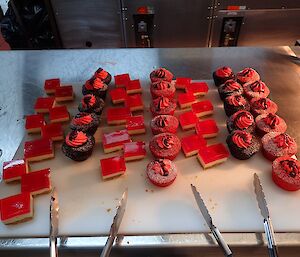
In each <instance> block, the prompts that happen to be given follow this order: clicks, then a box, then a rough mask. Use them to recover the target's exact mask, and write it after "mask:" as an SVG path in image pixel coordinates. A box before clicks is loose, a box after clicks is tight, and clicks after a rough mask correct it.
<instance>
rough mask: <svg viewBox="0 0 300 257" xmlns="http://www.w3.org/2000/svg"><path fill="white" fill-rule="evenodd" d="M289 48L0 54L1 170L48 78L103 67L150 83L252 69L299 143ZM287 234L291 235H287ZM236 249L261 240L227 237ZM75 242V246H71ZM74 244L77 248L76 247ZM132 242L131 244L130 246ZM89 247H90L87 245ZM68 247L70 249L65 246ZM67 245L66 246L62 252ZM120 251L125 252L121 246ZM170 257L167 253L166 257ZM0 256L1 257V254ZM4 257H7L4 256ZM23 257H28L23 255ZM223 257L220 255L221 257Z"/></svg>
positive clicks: (297, 71)
mask: <svg viewBox="0 0 300 257" xmlns="http://www.w3.org/2000/svg"><path fill="white" fill-rule="evenodd" d="M299 63H300V62H299V60H298V59H297V58H296V57H295V56H294V54H293V52H292V51H291V49H290V48H289V47H276V48H210V49H207V48H189V49H118V50H61V51H14V52H13V51H9V52H5V51H3V52H0V131H1V138H0V148H1V153H2V156H1V157H0V165H1V166H2V162H3V161H5V160H9V159H11V158H12V157H13V155H14V153H15V151H16V149H17V147H18V145H19V143H20V142H21V140H22V137H23V134H24V115H26V114H30V113H32V112H33V104H34V101H35V99H36V97H38V96H40V95H42V94H43V82H44V80H45V79H47V78H51V77H60V78H61V79H62V82H82V81H85V80H86V79H87V78H88V77H90V76H91V74H92V73H93V72H94V71H95V70H96V68H98V67H99V66H100V67H103V68H105V69H106V70H108V71H109V72H110V73H111V74H112V75H114V74H118V73H126V72H129V73H130V75H131V77H132V78H139V79H141V80H143V81H146V80H148V75H149V73H150V72H151V70H153V69H154V68H157V67H160V66H164V67H166V68H168V69H170V70H171V71H173V72H174V74H175V75H176V76H189V77H192V78H193V79H211V74H212V72H213V71H214V70H215V69H216V68H217V67H219V66H222V65H229V66H231V67H232V68H233V69H234V71H238V70H240V69H242V68H244V67H248V66H250V67H253V68H255V69H256V70H257V71H258V72H259V73H260V74H261V77H262V79H263V80H264V81H265V82H266V83H267V85H268V86H269V87H270V89H271V92H272V93H271V96H270V97H271V98H272V99H273V100H274V101H275V102H277V104H278V106H279V112H278V113H279V115H281V116H283V117H284V118H285V120H286V121H287V123H288V127H289V129H288V132H289V133H290V134H291V135H292V136H294V137H295V138H296V140H297V141H298V143H299V142H300V140H299V139H300V126H299V125H300V107H299V101H300V91H299V84H300V77H299V75H300V67H299ZM287 232H288V231H287ZM278 236H279V243H280V244H281V245H299V242H300V237H299V235H298V234H285V233H283V234H281V235H278ZM40 240H41V241H39V240H38V239H37V240H35V241H30V240H29V241H28V240H25V241H24V240H2V241H0V246H1V247H0V248H2V249H6V250H11V249H12V248H13V249H24V247H25V248H26V246H28V247H30V248H31V247H34V248H38V249H39V246H40V247H42V248H43V247H46V245H47V243H46V241H45V240H44V241H43V239H40ZM72 240H75V241H68V243H69V245H70V247H69V248H68V247H67V249H75V248H76V246H85V244H86V243H87V247H88V248H89V247H90V248H94V246H95V245H94V243H93V242H97V243H96V246H98V243H99V245H102V241H101V240H100V239H98V238H97V239H94V241H93V240H92V239H85V240H81V239H78V240H76V239H72ZM228 240H229V241H230V242H231V244H233V245H240V244H239V242H240V243H241V244H242V245H260V244H263V243H264V242H263V240H262V237H261V235H252V234H251V235H247V234H234V235H228ZM70 242H71V243H70ZM72 242H73V243H72ZM127 242H128V243H127ZM89 243H91V245H89ZM212 245H215V242H214V241H213V240H212V239H211V237H210V236H209V235H167V236H152V237H129V238H128V239H127V238H126V239H125V240H124V241H122V243H121V244H120V246H124V247H125V248H128V247H129V248H130V247H134V246H135V247H137V248H138V247H141V246H142V247H146V246H149V247H153V246H163V247H171V246H178V247H179V248H181V247H192V248H193V247H198V246H203V247H204V246H212ZM67 246H68V244H67ZM63 247H64V245H62V248H63ZM121 248H122V247H121ZM166 254H168V253H166ZM0 256H2V254H1V251H0ZM3 256H5V255H3ZM22 256H25V255H24V253H22ZM220 256H221V255H220Z"/></svg>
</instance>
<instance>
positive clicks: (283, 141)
mask: <svg viewBox="0 0 300 257" xmlns="http://www.w3.org/2000/svg"><path fill="white" fill-rule="evenodd" d="M273 141H274V143H275V144H276V145H277V146H278V147H280V148H287V147H289V145H290V144H291V142H292V141H293V139H292V138H291V137H290V136H289V135H288V134H286V133H283V134H280V135H278V136H276V137H274V138H273Z"/></svg>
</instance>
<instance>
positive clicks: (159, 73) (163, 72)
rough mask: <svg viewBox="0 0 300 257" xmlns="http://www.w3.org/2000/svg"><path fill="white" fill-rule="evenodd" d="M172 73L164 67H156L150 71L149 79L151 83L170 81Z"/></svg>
mask: <svg viewBox="0 0 300 257" xmlns="http://www.w3.org/2000/svg"><path fill="white" fill-rule="evenodd" d="M173 77H174V76H173V74H172V73H171V72H170V71H168V70H167V69H165V68H158V69H156V70H154V71H152V72H151V73H150V80H151V82H152V83H154V82H157V81H161V80H165V81H168V82H171V81H172V79H173Z"/></svg>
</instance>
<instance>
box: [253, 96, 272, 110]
mask: <svg viewBox="0 0 300 257" xmlns="http://www.w3.org/2000/svg"><path fill="white" fill-rule="evenodd" d="M253 105H254V107H255V108H257V109H261V110H266V109H268V108H269V107H270V102H269V101H268V99H267V98H260V99H258V100H257V101H255V102H254V103H253Z"/></svg>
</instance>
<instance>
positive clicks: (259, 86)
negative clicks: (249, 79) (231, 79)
mask: <svg viewBox="0 0 300 257" xmlns="http://www.w3.org/2000/svg"><path fill="white" fill-rule="evenodd" d="M265 87H266V84H265V83H264V82H262V81H261V80H259V81H255V82H253V83H252V84H251V85H250V88H251V90H252V91H253V92H258V93H264V92H265Z"/></svg>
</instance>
